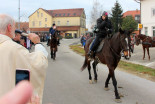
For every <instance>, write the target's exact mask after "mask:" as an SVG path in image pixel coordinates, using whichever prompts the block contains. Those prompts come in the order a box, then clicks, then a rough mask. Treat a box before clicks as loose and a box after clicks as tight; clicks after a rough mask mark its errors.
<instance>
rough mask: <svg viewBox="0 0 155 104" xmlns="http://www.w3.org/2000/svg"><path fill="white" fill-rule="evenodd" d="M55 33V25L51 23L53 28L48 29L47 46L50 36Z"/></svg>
mask: <svg viewBox="0 0 155 104" xmlns="http://www.w3.org/2000/svg"><path fill="white" fill-rule="evenodd" d="M55 31H56V25H55V23H53V26H52V27H51V28H50V29H49V38H48V41H47V46H48V45H49V42H50V39H51V36H52V35H54V33H55Z"/></svg>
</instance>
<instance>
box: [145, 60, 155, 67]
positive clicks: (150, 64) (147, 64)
mask: <svg viewBox="0 0 155 104" xmlns="http://www.w3.org/2000/svg"><path fill="white" fill-rule="evenodd" d="M154 63H155V61H154V62H151V63H148V64H146V65H145V66H150V65H151V64H154Z"/></svg>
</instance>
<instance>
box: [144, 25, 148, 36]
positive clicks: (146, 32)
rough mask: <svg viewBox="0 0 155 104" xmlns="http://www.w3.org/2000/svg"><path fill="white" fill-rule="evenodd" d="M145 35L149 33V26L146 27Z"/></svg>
mask: <svg viewBox="0 0 155 104" xmlns="http://www.w3.org/2000/svg"><path fill="white" fill-rule="evenodd" d="M144 29H145V35H148V27H145V28H144Z"/></svg>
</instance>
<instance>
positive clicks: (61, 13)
mask: <svg viewBox="0 0 155 104" xmlns="http://www.w3.org/2000/svg"><path fill="white" fill-rule="evenodd" d="M44 10H45V9H44ZM45 11H46V12H47V13H49V14H50V15H51V16H52V17H79V16H81V15H82V13H83V12H84V8H75V9H57V10H45Z"/></svg>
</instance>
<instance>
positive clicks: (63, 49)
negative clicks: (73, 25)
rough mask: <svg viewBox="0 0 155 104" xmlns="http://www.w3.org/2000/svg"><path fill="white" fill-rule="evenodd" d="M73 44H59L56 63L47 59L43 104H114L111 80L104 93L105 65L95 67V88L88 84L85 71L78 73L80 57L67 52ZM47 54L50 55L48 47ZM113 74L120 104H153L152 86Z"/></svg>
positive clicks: (142, 80)
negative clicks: (96, 81)
mask: <svg viewBox="0 0 155 104" xmlns="http://www.w3.org/2000/svg"><path fill="white" fill-rule="evenodd" d="M77 41H79V40H77V39H74V40H62V41H61V46H59V49H58V53H57V58H56V60H55V61H53V60H51V59H50V56H49V57H48V60H49V66H48V69H47V75H46V80H45V88H44V97H43V104H116V103H115V101H114V98H115V96H114V88H113V85H112V82H111V80H110V84H109V88H110V90H109V91H105V90H104V83H105V80H106V77H107V75H108V68H107V67H106V66H105V65H102V64H99V65H98V72H97V73H98V83H97V84H89V80H88V71H87V69H86V70H84V71H83V72H81V70H80V68H81V66H82V64H83V61H84V57H82V56H80V55H78V54H76V53H74V52H73V51H71V50H70V49H69V45H70V44H71V43H74V42H77ZM47 50H48V52H50V51H49V47H48V48H47ZM92 72H93V71H92ZM115 73H116V79H117V82H118V87H119V88H118V91H119V93H120V94H121V95H123V97H122V98H121V99H122V103H121V104H155V82H151V81H149V80H146V79H143V78H140V77H137V76H134V75H131V74H128V73H125V72H122V71H119V70H117V69H116V71H115ZM92 75H93V73H92Z"/></svg>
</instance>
